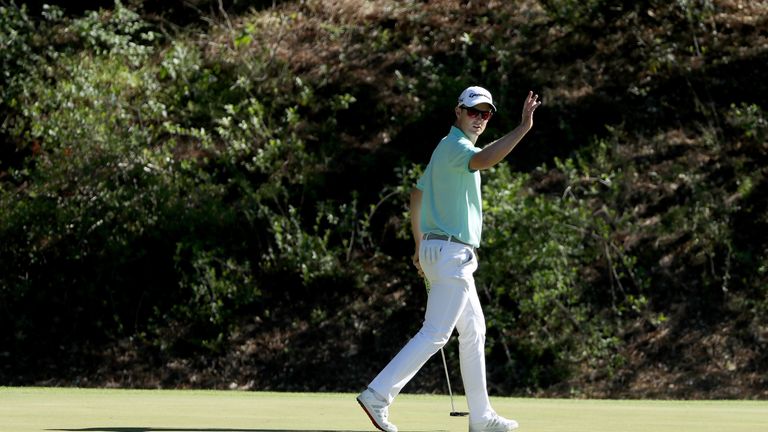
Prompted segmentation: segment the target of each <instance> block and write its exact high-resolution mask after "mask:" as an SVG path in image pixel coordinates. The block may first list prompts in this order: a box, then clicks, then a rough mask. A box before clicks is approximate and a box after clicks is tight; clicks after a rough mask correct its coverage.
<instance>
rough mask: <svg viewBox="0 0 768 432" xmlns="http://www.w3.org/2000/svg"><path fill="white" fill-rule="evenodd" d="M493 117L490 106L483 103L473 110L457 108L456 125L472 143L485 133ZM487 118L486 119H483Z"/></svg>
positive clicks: (472, 108)
mask: <svg viewBox="0 0 768 432" xmlns="http://www.w3.org/2000/svg"><path fill="white" fill-rule="evenodd" d="M492 115H493V112H492V108H491V105H490V104H487V103H481V104H477V105H475V106H473V107H471V108H466V107H456V123H457V125H458V127H459V129H461V130H462V132H464V134H465V135H467V136H468V137H469V138H470V139H471V140H472V142H474V141H475V140H477V137H479V136H480V134H482V133H483V131H485V126H486V125H487V124H488V120H490V119H491V116H492ZM483 117H485V119H483Z"/></svg>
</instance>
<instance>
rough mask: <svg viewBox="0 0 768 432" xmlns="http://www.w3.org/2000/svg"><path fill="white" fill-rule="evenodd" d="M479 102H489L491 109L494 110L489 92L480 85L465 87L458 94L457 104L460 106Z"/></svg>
mask: <svg viewBox="0 0 768 432" xmlns="http://www.w3.org/2000/svg"><path fill="white" fill-rule="evenodd" d="M481 103H487V104H490V105H491V107H492V108H493V110H494V111H496V105H494V104H493V97H492V96H491V92H489V91H488V90H486V89H484V88H482V87H478V86H472V87H467V88H466V90H464V91H463V92H461V95H460V96H459V105H461V106H465V107H468V108H469V107H473V106H475V105H477V104H481Z"/></svg>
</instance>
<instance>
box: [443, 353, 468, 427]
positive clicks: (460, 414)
mask: <svg viewBox="0 0 768 432" xmlns="http://www.w3.org/2000/svg"><path fill="white" fill-rule="evenodd" d="M440 355H441V356H442V357H443V367H444V368H445V382H447V383H448V394H449V395H450V396H451V417H464V416H468V415H469V413H468V412H465V411H456V407H455V406H454V405H453V391H451V378H450V376H449V375H448V362H446V361H445V351H443V348H442V347H440Z"/></svg>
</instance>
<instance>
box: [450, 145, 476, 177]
mask: <svg viewBox="0 0 768 432" xmlns="http://www.w3.org/2000/svg"><path fill="white" fill-rule="evenodd" d="M480 150H481V149H479V148H477V147H475V146H473V145H472V143H471V142H470V141H469V140H468V139H460V140H458V141H455V142H453V143H451V145H450V146H447V148H446V155H445V156H446V157H445V160H446V161H447V162H448V165H449V166H450V167H451V168H453V169H456V170H462V171H470V169H469V161H470V160H471V159H472V156H474V155H475V153H477V152H479V151H480Z"/></svg>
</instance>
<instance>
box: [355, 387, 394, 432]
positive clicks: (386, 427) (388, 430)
mask: <svg viewBox="0 0 768 432" xmlns="http://www.w3.org/2000/svg"><path fill="white" fill-rule="evenodd" d="M357 403H359V404H360V406H361V407H362V408H363V411H365V413H366V414H368V418H370V419H371V422H372V423H373V425H374V426H376V427H377V428H379V429H380V430H382V431H384V432H397V426H395V425H393V424H392V423H390V422H389V420H388V419H387V418H388V417H389V404H388V403H386V402H383V401H381V400H379V398H377V397H376V395H374V394H373V392H372V391H371V390H370V389H366V390H365V391H364V392H362V393H360V395H359V396H358V397H357Z"/></svg>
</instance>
